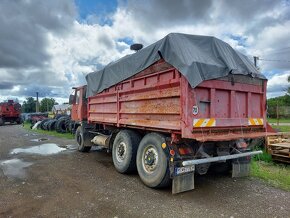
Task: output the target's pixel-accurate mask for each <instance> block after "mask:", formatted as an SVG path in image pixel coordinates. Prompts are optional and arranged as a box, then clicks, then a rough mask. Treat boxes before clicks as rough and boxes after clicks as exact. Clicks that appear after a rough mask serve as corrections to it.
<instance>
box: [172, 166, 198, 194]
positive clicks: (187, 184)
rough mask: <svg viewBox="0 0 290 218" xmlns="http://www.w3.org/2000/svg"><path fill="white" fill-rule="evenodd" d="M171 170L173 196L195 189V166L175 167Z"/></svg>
mask: <svg viewBox="0 0 290 218" xmlns="http://www.w3.org/2000/svg"><path fill="white" fill-rule="evenodd" d="M171 169H172V170H171V178H172V194H178V193H180V192H185V191H190V190H192V189H194V172H195V165H191V166H186V167H182V166H180V165H179V166H176V165H175V166H174V167H172V168H171Z"/></svg>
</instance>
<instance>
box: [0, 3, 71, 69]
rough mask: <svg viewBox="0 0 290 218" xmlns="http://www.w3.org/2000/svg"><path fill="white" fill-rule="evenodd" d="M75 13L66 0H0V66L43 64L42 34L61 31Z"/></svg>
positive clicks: (44, 46) (37, 65)
mask: <svg viewBox="0 0 290 218" xmlns="http://www.w3.org/2000/svg"><path fill="white" fill-rule="evenodd" d="M75 14H76V11H75V6H74V4H73V2H72V1H69V0H63V1H58V0H50V1H42V0H14V1H11V0H2V1H1V7H0V29H1V31H0V39H1V43H0V68H3V67H5V68H26V67H35V66H36V67H39V66H43V65H45V64H46V63H47V62H48V61H49V59H50V57H49V55H48V54H47V51H46V43H47V41H46V40H47V38H46V37H47V35H46V34H45V33H47V32H48V31H49V32H54V33H62V34H63V33H64V32H65V30H66V29H67V28H68V27H70V26H71V24H72V23H73V21H74V16H75Z"/></svg>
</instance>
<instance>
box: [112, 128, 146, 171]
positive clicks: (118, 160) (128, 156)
mask: <svg viewBox="0 0 290 218" xmlns="http://www.w3.org/2000/svg"><path fill="white" fill-rule="evenodd" d="M140 141H141V137H140V135H139V134H138V133H137V132H135V131H132V130H121V131H120V132H119V133H118V134H117V135H116V137H115V139H114V143H113V150H112V157H113V163H114V166H115V168H116V170H117V171H118V172H119V173H133V172H136V170H137V167H136V155H137V149H138V145H139V143H140Z"/></svg>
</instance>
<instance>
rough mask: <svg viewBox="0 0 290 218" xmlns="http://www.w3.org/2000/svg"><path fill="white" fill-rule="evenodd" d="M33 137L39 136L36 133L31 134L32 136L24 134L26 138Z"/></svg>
mask: <svg viewBox="0 0 290 218" xmlns="http://www.w3.org/2000/svg"><path fill="white" fill-rule="evenodd" d="M31 135H32V136H37V135H38V134H36V133H31V134H28V133H26V134H24V136H25V137H28V136H31Z"/></svg>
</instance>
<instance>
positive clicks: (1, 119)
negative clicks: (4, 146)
mask: <svg viewBox="0 0 290 218" xmlns="http://www.w3.org/2000/svg"><path fill="white" fill-rule="evenodd" d="M3 125H4V120H3V118H1V117H0V126H3Z"/></svg>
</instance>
